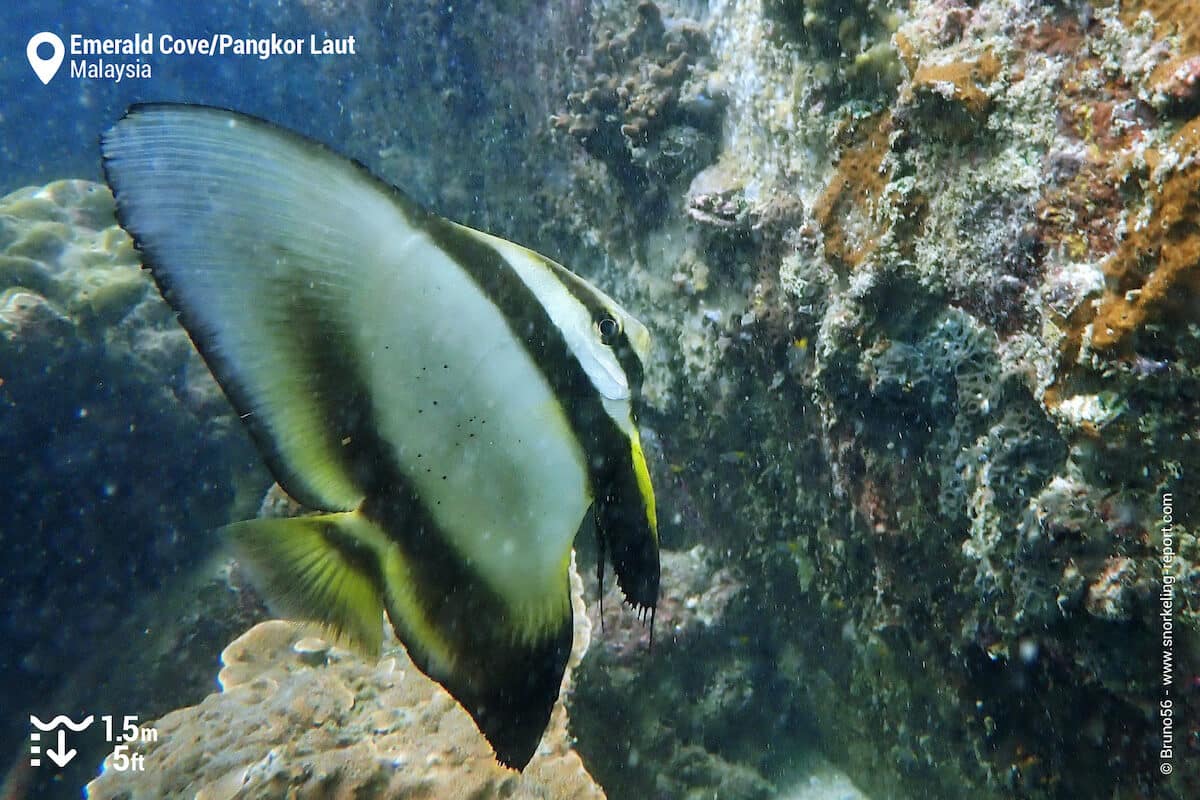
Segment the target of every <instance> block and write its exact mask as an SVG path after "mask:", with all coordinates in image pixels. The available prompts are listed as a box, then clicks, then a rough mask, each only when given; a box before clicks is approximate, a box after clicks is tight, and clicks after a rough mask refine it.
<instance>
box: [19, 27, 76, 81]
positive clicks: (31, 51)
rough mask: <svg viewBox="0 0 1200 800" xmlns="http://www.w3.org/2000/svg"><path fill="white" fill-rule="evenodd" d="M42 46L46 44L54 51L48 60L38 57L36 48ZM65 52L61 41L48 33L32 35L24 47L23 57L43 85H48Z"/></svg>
mask: <svg viewBox="0 0 1200 800" xmlns="http://www.w3.org/2000/svg"><path fill="white" fill-rule="evenodd" d="M44 44H48V45H50V47H52V48H53V49H54V52H53V53H51V54H50V57H49V58H42V57H41V56H39V55H38V48H39V47H40V46H42V45H44ZM66 52H67V48H65V47H63V40H62V39H60V38H58V37H57V36H56V35H54V34H53V33H51V32H50V31H42V32H41V33H36V34H34V35H33V38H31V39H30V40H29V44H27V45H25V57H26V58H28V59H29V66H31V67H33V71H34V73H35V74H36V75H37V76H38V78H40V79H41V81H42V83H44V84H45V83H49V82H50V79H51V78H53V77H54V73H56V72H58V68H59V67H61V66H62V62H63V56H64V55H65V54H66Z"/></svg>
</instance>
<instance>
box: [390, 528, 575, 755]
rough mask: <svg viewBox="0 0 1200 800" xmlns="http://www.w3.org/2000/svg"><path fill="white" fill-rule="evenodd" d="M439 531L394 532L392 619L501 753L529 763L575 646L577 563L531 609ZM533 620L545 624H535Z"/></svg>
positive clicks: (414, 653)
mask: <svg viewBox="0 0 1200 800" xmlns="http://www.w3.org/2000/svg"><path fill="white" fill-rule="evenodd" d="M432 539H433V537H414V536H398V537H394V539H393V541H394V542H395V546H394V547H393V548H392V549H391V550H389V552H388V560H387V563H386V565H385V585H386V587H387V591H386V593H385V605H386V608H387V613H388V618H389V619H390V620H391V623H392V627H393V628H394V629H395V631H396V636H397V638H399V639H400V641H402V642H403V643H404V645H405V647H406V648H407V649H408V654H409V656H410V657H411V658H412V660H413V663H415V664H416V665H417V666H418V667H419V668H420V669H421V670H422V671H423V672H424V673H425V674H427V675H428V676H429V677H431V678H433V679H434V680H435V681H437V682H438V683H440V684H441V685H442V686H443V687H445V689H446V690H447V691H448V692H449V693H450V694H451V696H453V697H454V699H455V700H457V701H458V702H459V703H460V704H461V705H462V707H463V708H464V709H465V710H466V711H467V713H468V714H470V715H471V718H472V719H473V720H474V721H475V724H476V725H477V726H478V728H479V730H480V732H481V733H482V734H483V735H484V737H485V738H486V739H487V740H488V743H489V744H490V745H491V746H492V749H493V750H494V752H495V754H496V760H497V761H499V762H500V763H501V764H503V765H505V766H507V767H511V768H513V769H518V770H519V769H523V768H524V767H525V765H526V764H528V763H529V760H530V759H531V758H532V757H533V754H534V753H535V752H536V750H537V746H538V743H539V742H540V741H541V738H542V733H543V732H544V731H545V729H546V725H547V724H548V722H549V720H550V714H551V712H552V711H553V709H554V703H555V701H556V700H557V698H558V694H559V690H560V689H561V686H562V679H563V672H564V670H565V669H566V664H567V659H568V657H569V656H570V653H571V644H572V641H573V639H574V622H573V613H572V609H571V602H570V588H569V587H570V583H569V578H568V576H567V565H566V564H565V563H564V565H563V574H562V580H561V582H559V584H558V585H557V586H555V587H554V589H553V591H547V593H546V594H545V596H544V597H543V599H542V604H541V607H540V609H533V608H526V609H524V610H522V609H520V608H514V607H513V605H512V603H511V602H510V600H508V599H506V598H504V597H502V596H501V595H499V594H497V592H496V591H495V590H494V589H493V588H491V587H490V586H489V585H488V584H487V582H486V581H484V580H483V579H482V578H481V577H480V576H479V575H478V574H477V573H476V572H475V571H474V570H473V569H472V567H471V566H470V565H469V564H468V563H466V562H465V561H463V560H461V559H460V558H459V557H458V556H457V555H456V554H455V553H454V552H453V551H452V550H450V549H448V548H442V547H440V546H436V547H435V546H434V545H433V543H432ZM530 619H536V620H537V622H538V624H537V625H536V626H533V627H531V626H530Z"/></svg>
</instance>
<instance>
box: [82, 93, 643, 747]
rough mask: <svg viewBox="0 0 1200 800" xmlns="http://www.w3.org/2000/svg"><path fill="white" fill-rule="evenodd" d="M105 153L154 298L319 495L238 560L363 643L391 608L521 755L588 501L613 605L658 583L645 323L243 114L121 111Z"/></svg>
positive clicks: (436, 671) (566, 605)
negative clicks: (641, 429)
mask: <svg viewBox="0 0 1200 800" xmlns="http://www.w3.org/2000/svg"><path fill="white" fill-rule="evenodd" d="M101 147H102V150H103V156H104V171H105V175H106V177H107V179H108V183H109V186H111V187H112V190H113V194H114V196H115V197H116V207H117V217H118V219H119V221H120V223H121V225H122V227H124V228H125V230H127V231H128V232H129V233H130V234H131V235H132V236H133V239H134V242H135V244H136V245H137V248H138V249H139V250H140V252H141V254H142V258H143V263H144V264H145V266H146V268H147V269H149V270H150V272H151V273H152V274H153V276H154V279H155V281H156V282H157V284H158V287H159V289H160V291H161V292H162V294H163V297H165V298H166V300H167V301H168V302H169V303H170V304H171V305H172V306H173V307H174V308H175V310H176V311H177V312H178V315H179V319H180V321H181V322H182V323H183V325H184V327H185V328H186V329H187V331H188V333H189V334H190V335H191V338H192V341H193V342H194V343H195V345H196V347H197V349H198V350H199V351H200V353H201V355H202V356H203V357H204V359H205V361H206V362H207V363H208V366H209V368H210V369H211V370H212V373H213V375H214V376H215V377H216V379H217V381H218V382H219V383H220V384H221V386H222V388H223V389H224V390H225V394H226V395H227V396H228V398H229V400H230V402H231V403H232V404H233V406H234V407H235V409H236V410H237V411H238V413H239V414H240V416H241V417H242V418H243V419H245V421H246V423H247V425H248V426H249V429H250V432H251V435H252V436H253V438H254V440H255V442H256V444H257V446H258V448H259V450H260V452H261V453H262V455H263V458H264V459H265V460H266V462H267V464H268V466H269V467H270V469H271V471H272V473H273V474H274V476H275V478H276V479H277V480H278V482H279V484H280V485H281V486H282V487H283V488H284V489H285V490H286V491H287V492H288V493H289V494H290V495H291V496H292V497H294V498H295V499H296V500H298V501H299V502H300V503H302V504H304V505H305V506H307V507H309V508H311V509H313V510H315V511H318V512H321V513H318V514H316V515H314V516H307V517H298V518H294V519H271V520H252V521H247V522H240V523H235V524H234V525H231V526H230V527H229V528H228V533H229V535H230V538H231V539H232V540H233V542H234V543H235V545H236V546H237V548H238V551H239V553H240V555H241V557H242V558H243V560H244V561H245V562H246V563H247V564H248V565H249V566H250V567H251V569H252V570H253V572H254V573H256V574H257V576H258V577H259V578H260V579H261V582H262V584H263V588H264V589H265V590H267V592H268V594H269V595H274V596H275V597H276V598H277V599H280V600H282V601H285V602H287V603H288V604H289V606H290V608H291V610H292V612H293V613H295V614H297V615H299V616H301V617H304V618H307V619H312V620H316V621H319V622H321V623H324V624H325V625H326V626H327V627H329V628H330V629H332V630H333V631H334V632H335V633H336V634H337V635H339V636H340V637H341V638H342V639H343V640H345V641H349V642H351V643H353V644H356V645H357V646H359V647H360V648H361V649H363V650H365V651H367V652H369V653H376V652H378V651H379V649H380V646H381V641H382V634H383V612H385V611H386V613H387V617H388V619H389V620H390V622H391V624H392V626H393V628H394V629H395V631H396V634H397V636H398V637H399V638H400V640H401V641H402V642H403V643H404V644H405V646H406V647H407V648H408V651H409V654H410V655H411V656H412V658H413V660H414V661H415V662H416V664H417V665H418V666H419V667H420V668H421V669H422V670H423V671H425V672H426V673H427V674H428V675H430V676H431V677H432V678H434V679H435V680H437V681H438V682H439V683H441V684H442V685H443V686H445V687H446V689H447V690H449V692H450V693H451V694H452V695H453V696H454V697H455V698H456V699H457V700H458V701H459V702H460V703H461V704H462V705H463V707H464V708H465V709H466V710H467V711H468V712H469V713H470V714H471V716H472V717H473V718H474V720H475V722H476V724H477V725H478V726H479V729H480V730H481V731H482V732H483V734H484V736H486V737H487V739H488V741H489V742H490V743H491V745H492V747H493V748H494V750H495V752H496V756H497V758H498V759H499V760H500V761H501V762H502V763H504V764H506V765H508V766H511V767H516V768H518V769H520V768H523V767H524V766H525V765H526V764H527V763H528V762H529V759H530V758H531V757H532V756H533V753H534V751H535V750H536V748H537V745H538V742H539V741H540V739H541V736H542V733H543V731H544V730H545V727H546V724H547V722H548V720H549V717H550V712H551V709H552V707H553V704H554V701H555V699H556V698H557V696H558V692H559V687H560V684H561V681H562V674H563V670H564V668H565V664H566V661H567V657H568V655H569V651H570V647H571V641H572V618H571V617H572V612H571V603H570V598H569V590H568V576H567V567H568V562H569V558H570V552H571V547H572V543H573V542H574V539H575V535H576V532H577V531H578V529H579V528H580V526H581V523H582V521H583V519H584V517H585V514H586V513H587V511H588V509H589V507H591V508H592V509H593V515H594V517H595V522H596V529H597V532H598V535H599V537H600V540H601V543H602V553H603V552H605V551H607V553H608V554H609V556H610V557H611V559H612V562H613V567H614V570H615V572H616V575H617V579H618V582H619V584H620V585H621V587H622V589H623V591H624V593H625V596H626V598H627V600H628V601H629V602H630V603H631V604H632V605H634V606H635V607H636V608H638V609H640V610H642V611H643V612H645V611H646V610H652V609H653V608H654V607H655V605H656V602H657V599H658V582H659V558H658V532H657V524H656V516H655V507H654V493H653V489H652V488H651V484H650V477H649V473H648V470H647V467H646V460H645V458H644V456H643V454H642V448H641V444H640V439H639V435H638V429H637V418H636V412H637V404H638V402H639V399H640V390H641V381H642V368H643V367H642V365H643V363H644V362H645V359H646V357H647V353H648V350H649V346H650V336H649V333H648V332H647V330H646V328H645V327H644V326H643V325H642V324H641V323H640V322H638V321H637V320H636V319H634V318H633V317H632V316H631V315H630V314H629V313H627V312H626V311H625V310H624V309H623V308H621V307H620V306H619V305H617V304H616V303H615V302H614V301H613V300H612V299H611V298H609V297H608V296H607V295H606V294H604V293H603V292H601V291H600V290H599V289H597V288H596V287H594V286H592V285H591V284H590V283H588V282H586V281H584V280H583V279H581V278H579V277H577V276H576V275H574V274H572V273H571V272H569V271H568V270H566V269H565V268H564V267H562V266H560V265H559V264H556V263H555V262H553V261H551V260H550V259H547V258H545V257H543V256H541V255H538V254H537V253H534V252H533V251H531V250H527V249H525V248H523V247H520V246H518V245H516V244H513V243H511V242H508V241H505V240H503V239H499V238H497V237H494V236H490V235H488V234H486V233H482V232H480V231H476V230H472V229H470V228H466V227H463V226H461V225H457V224H455V223H453V222H450V221H448V220H445V219H443V218H441V217H439V216H436V215H434V214H432V213H430V212H428V211H426V210H424V209H422V208H421V207H419V206H418V205H417V204H416V203H414V202H413V201H411V200H409V199H408V198H407V197H406V196H405V195H404V194H403V193H402V192H401V191H399V190H398V189H396V188H394V187H392V186H390V185H388V184H386V183H384V182H383V181H381V180H379V179H377V178H375V177H374V176H373V175H371V173H370V172H368V171H367V169H366V168H365V167H363V166H362V165H361V164H358V163H356V162H353V161H350V160H348V159H345V158H343V157H341V156H339V155H337V154H336V153H334V152H333V151H332V150H330V149H328V148H327V147H325V146H323V145H321V144H319V143H317V142H314V141H311V140H309V139H306V138H304V137H302V136H300V135H298V134H295V133H291V132H289V131H286V130H283V129H281V128H279V127H277V126H275V125H272V124H270V123H268V122H265V121H263V120H259V119H255V118H253V117H249V116H245V115H243V114H238V113H234V112H231V111H227V110H223V109H217V108H208V107H203V106H189V105H171V104H154V105H138V106H134V107H132V108H131V109H130V110H129V111H128V113H127V114H126V115H125V116H124V117H123V118H122V119H121V120H120V121H119V122H118V123H117V124H116V125H115V126H114V127H113V128H112V129H111V130H109V131H108V132H107V133H105V134H104V135H103V137H102V139H101ZM602 557H603V556H602Z"/></svg>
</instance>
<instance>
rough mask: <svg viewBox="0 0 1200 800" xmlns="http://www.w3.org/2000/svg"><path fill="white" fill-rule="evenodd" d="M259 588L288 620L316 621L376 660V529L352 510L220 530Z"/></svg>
mask: <svg viewBox="0 0 1200 800" xmlns="http://www.w3.org/2000/svg"><path fill="white" fill-rule="evenodd" d="M224 533H225V535H226V536H227V537H228V539H229V540H230V541H231V543H232V544H233V546H234V549H235V551H236V553H237V555H238V558H239V559H240V560H241V561H242V562H243V563H244V564H245V565H246V566H247V567H248V568H249V570H250V572H251V575H252V578H253V579H254V582H255V583H256V585H258V587H259V589H260V590H262V591H263V592H264V593H265V594H266V595H267V596H268V597H269V598H270V599H271V600H272V601H273V602H278V603H279V604H280V605H281V609H280V610H281V611H283V612H284V613H285V614H286V615H288V616H293V615H294V616H296V617H298V618H301V619H304V620H308V621H312V622H316V623H318V624H320V625H322V626H323V627H325V628H326V629H327V630H329V631H330V632H331V633H332V634H333V635H334V637H335V638H337V639H338V640H339V641H340V642H342V643H344V644H347V645H349V646H351V647H353V648H354V649H356V650H360V651H362V652H364V653H366V654H368V655H372V656H377V655H378V654H379V650H380V647H381V645H382V642H383V596H384V586H383V577H382V567H381V565H382V562H383V558H384V554H385V552H386V547H387V542H386V538H385V537H384V534H383V533H382V531H380V530H379V528H378V527H376V526H375V525H374V523H372V522H370V521H369V520H367V519H366V518H365V517H363V516H362V515H361V514H359V513H358V512H344V513H336V514H320V515H316V516H310V517H292V518H287V519H255V520H249V521H247V522H238V523H234V524H233V525H229V526H227V527H226V528H224Z"/></svg>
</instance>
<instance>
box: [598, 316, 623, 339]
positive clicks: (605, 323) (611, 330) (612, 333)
mask: <svg viewBox="0 0 1200 800" xmlns="http://www.w3.org/2000/svg"><path fill="white" fill-rule="evenodd" d="M596 330H597V331H599V333H600V341H601V342H603V343H604V344H606V345H609V346H611V345H613V344H614V343H616V341H617V335H618V334H620V333H621V323H619V322H617V320H616V318H615V317H613V316H612V315H610V314H605V315H604V316H603V317H601V318H600V319H599V320H597V321H596Z"/></svg>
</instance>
